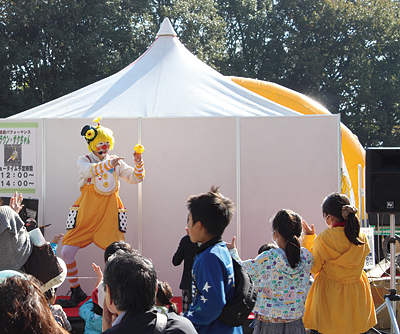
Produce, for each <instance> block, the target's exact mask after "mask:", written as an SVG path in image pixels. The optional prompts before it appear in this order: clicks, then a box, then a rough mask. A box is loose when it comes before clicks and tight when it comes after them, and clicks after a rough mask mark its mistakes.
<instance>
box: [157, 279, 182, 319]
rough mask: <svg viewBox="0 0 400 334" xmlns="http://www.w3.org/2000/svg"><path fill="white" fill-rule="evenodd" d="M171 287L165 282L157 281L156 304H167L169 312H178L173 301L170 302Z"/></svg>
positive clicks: (171, 295)
mask: <svg viewBox="0 0 400 334" xmlns="http://www.w3.org/2000/svg"><path fill="white" fill-rule="evenodd" d="M173 296H174V295H173V294H172V289H171V287H170V286H169V284H168V283H167V282H163V281H158V284H157V295H156V305H157V306H167V307H168V311H169V312H175V313H176V314H179V313H178V308H177V306H176V304H175V303H173V302H172V297H173Z"/></svg>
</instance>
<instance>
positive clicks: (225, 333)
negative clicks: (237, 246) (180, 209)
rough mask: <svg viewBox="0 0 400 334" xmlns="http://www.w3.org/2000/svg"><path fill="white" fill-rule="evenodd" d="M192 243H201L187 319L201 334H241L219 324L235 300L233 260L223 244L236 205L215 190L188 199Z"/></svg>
mask: <svg viewBox="0 0 400 334" xmlns="http://www.w3.org/2000/svg"><path fill="white" fill-rule="evenodd" d="M187 207H188V209H189V216H188V228H189V235H190V240H191V241H192V242H193V243H200V244H201V247H200V248H199V249H198V250H197V254H196V257H195V260H194V263H193V269H192V300H193V302H192V304H191V305H190V307H189V311H187V312H186V313H185V314H184V316H185V317H187V318H188V319H189V320H190V321H191V322H192V323H193V325H194V326H195V328H196V330H197V332H198V333H199V334H205V333H215V334H242V333H243V330H242V327H231V326H228V325H226V324H224V323H222V322H220V321H219V320H218V317H219V315H220V314H221V311H222V309H223V307H224V306H225V304H226V302H227V301H229V300H232V299H233V295H234V292H235V280H234V272H233V265H232V258H231V255H230V253H229V250H228V249H227V247H226V245H225V242H223V241H222V240H221V237H222V234H223V233H224V230H225V228H226V227H227V226H228V224H229V222H230V221H231V218H232V216H233V213H234V210H235V207H234V205H233V202H232V201H231V200H230V199H229V198H227V197H224V196H223V195H222V194H220V193H219V191H218V188H214V187H212V188H211V190H210V191H209V192H207V193H205V194H200V195H196V196H191V197H189V199H188V201H187Z"/></svg>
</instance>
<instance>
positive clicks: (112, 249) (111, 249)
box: [104, 241, 138, 262]
mask: <svg viewBox="0 0 400 334" xmlns="http://www.w3.org/2000/svg"><path fill="white" fill-rule="evenodd" d="M119 250H121V251H122V252H125V253H135V254H136V253H137V254H138V251H137V250H136V249H133V248H132V246H131V245H130V244H128V243H127V242H125V241H114V242H113V243H112V244H110V245H109V246H108V247H107V248H106V250H105V251H104V262H107V260H108V258H109V257H110V256H111V255H113V254H115V253H116V252H117V251H119Z"/></svg>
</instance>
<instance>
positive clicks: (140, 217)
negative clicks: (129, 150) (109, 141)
mask: <svg viewBox="0 0 400 334" xmlns="http://www.w3.org/2000/svg"><path fill="white" fill-rule="evenodd" d="M138 143H139V144H141V143H142V117H139V118H138ZM138 250H139V254H143V190H142V183H139V184H138Z"/></svg>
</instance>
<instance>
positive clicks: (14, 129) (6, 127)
mask: <svg viewBox="0 0 400 334" xmlns="http://www.w3.org/2000/svg"><path fill="white" fill-rule="evenodd" d="M37 127H38V123H34V122H33V123H22V122H21V123H0V193H13V192H15V191H18V192H21V193H35V192H36V173H37V167H36V151H37V149H36V147H37V146H36V145H37V138H36V137H37Z"/></svg>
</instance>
